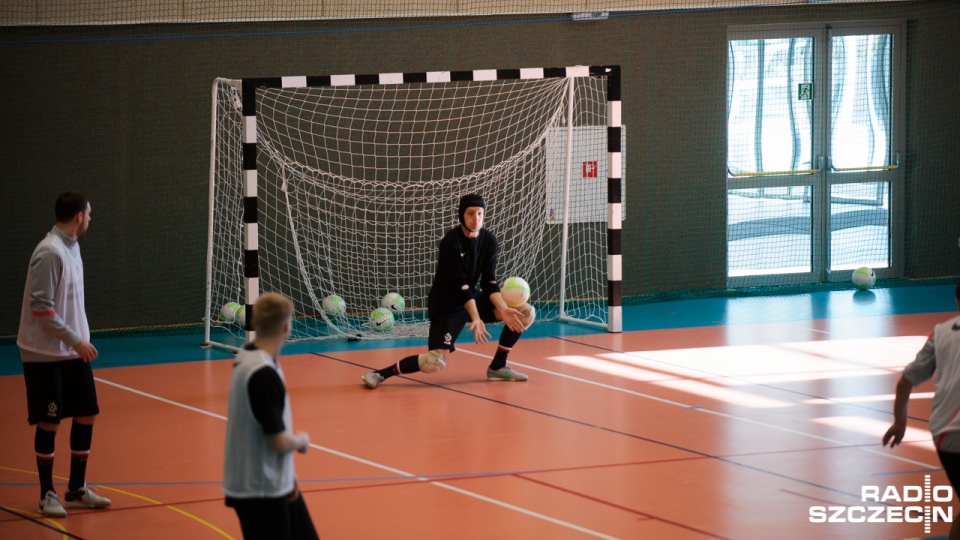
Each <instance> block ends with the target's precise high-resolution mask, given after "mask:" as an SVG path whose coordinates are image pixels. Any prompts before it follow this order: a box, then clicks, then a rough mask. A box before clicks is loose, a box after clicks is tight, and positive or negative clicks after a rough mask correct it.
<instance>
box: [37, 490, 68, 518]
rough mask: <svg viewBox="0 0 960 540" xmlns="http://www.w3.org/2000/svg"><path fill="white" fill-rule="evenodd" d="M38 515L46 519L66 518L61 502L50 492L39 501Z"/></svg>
mask: <svg viewBox="0 0 960 540" xmlns="http://www.w3.org/2000/svg"><path fill="white" fill-rule="evenodd" d="M40 513H41V514H43V515H45V516H47V517H67V511H66V510H64V509H63V501H61V500H60V497H57V494H56V493H54V492H53V491H52V490H51V491H48V492H47V493H46V494H45V495H44V496H43V498H42V499H40Z"/></svg>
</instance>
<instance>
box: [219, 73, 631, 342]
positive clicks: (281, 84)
mask: <svg viewBox="0 0 960 540" xmlns="http://www.w3.org/2000/svg"><path fill="white" fill-rule="evenodd" d="M577 78H599V79H602V80H603V81H605V88H604V90H605V97H606V104H605V113H606V147H607V148H606V163H605V164H604V165H605V170H606V175H605V176H606V186H605V187H606V216H605V221H606V261H605V265H606V269H605V273H606V299H605V302H606V317H605V318H606V320H605V321H591V320H583V319H578V318H577V317H576V316H571V315H569V314H567V313H566V308H567V306H566V304H567V303H568V302H571V299H568V298H567V297H566V294H565V288H564V286H563V283H561V287H560V293H559V302H558V304H559V306H558V316H557V318H558V319H559V320H562V321H569V322H577V323H584V324H592V325H597V326H602V327H604V328H606V329H607V330H608V331H610V332H621V331H622V292H621V282H622V271H621V267H622V262H621V222H622V216H623V200H622V197H623V193H622V184H621V181H622V163H623V161H622V160H623V155H622V152H623V149H622V148H621V145H622V140H623V139H622V137H623V133H622V129H623V128H622V124H621V112H620V111H621V101H620V68H619V66H574V67H561V68H524V69H490V70H468V71H437V72H414V73H380V74H368V75H363V74H343V75H321V76H298V77H272V78H245V79H241V80H229V79H218V80H217V81H215V83H214V90H213V92H214V111H213V116H214V118H213V120H212V124H213V125H212V130H211V131H212V133H211V167H210V169H211V171H210V204H211V209H210V236H209V239H208V259H207V307H206V314H205V320H206V335H205V339H206V342H207V343H211V344H218V345H219V344H220V343H218V340H214V339H211V327H212V326H217V323H218V322H222V321H221V320H219V313H218V310H219V304H218V299H217V298H214V294H213V293H212V290H213V288H214V287H215V283H213V281H214V280H215V279H216V278H214V277H213V273H214V269H213V264H214V261H213V252H214V249H215V245H214V243H215V241H216V240H215V238H214V227H215V223H214V221H215V219H217V218H216V217H215V215H214V205H215V204H216V201H215V195H214V193H215V190H217V189H218V188H219V186H218V185H217V178H216V176H217V174H218V166H220V165H219V161H220V160H221V159H223V158H222V157H221V156H219V155H218V148H219V147H220V145H222V144H224V141H220V140H218V133H219V131H220V130H222V129H223V128H222V127H221V126H218V111H217V103H216V102H217V100H218V99H219V98H218V95H217V94H218V90H217V88H218V85H222V84H229V85H232V86H234V87H236V88H237V89H238V91H239V100H240V103H238V104H237V105H239V109H240V113H241V115H242V119H241V120H239V122H240V123H241V126H240V129H241V130H242V134H241V139H240V146H241V148H239V149H234V150H233V151H238V154H237V157H238V158H239V160H240V161H241V162H242V173H241V174H242V200H240V201H236V206H237V209H238V212H239V218H240V220H241V222H242V226H241V227H242V250H241V251H240V253H241V257H240V258H241V260H240V261H238V262H239V264H241V265H242V277H241V279H240V285H241V286H242V291H238V293H242V302H241V304H243V305H244V308H245V312H246V315H247V316H246V318H245V319H246V321H245V325H244V328H243V329H244V330H245V336H244V339H245V340H246V341H251V340H252V339H254V337H255V335H254V331H253V326H252V318H253V304H254V303H255V302H256V300H257V298H258V297H259V295H260V292H261V282H260V278H261V270H262V268H261V255H260V249H261V246H260V242H261V231H260V226H261V223H262V220H263V219H264V215H263V209H261V208H260V207H259V205H258V198H259V197H262V196H263V194H262V189H261V186H260V174H261V173H260V171H259V169H258V165H259V167H262V164H261V163H260V159H261V153H262V152H264V148H263V147H262V146H261V144H260V143H263V141H260V140H259V136H258V133H259V132H260V130H261V129H263V126H262V125H261V124H262V121H261V119H260V118H259V114H258V113H259V110H260V107H261V105H262V104H261V103H258V95H259V94H258V90H260V91H261V92H262V91H264V90H265V89H282V90H293V91H296V90H299V89H317V88H321V89H322V88H336V87H358V86H359V87H364V86H382V87H395V86H400V85H411V84H414V85H433V84H446V83H471V82H480V81H534V80H545V79H567V80H573V79H577ZM567 89H568V91H569V93H570V96H571V98H570V99H571V100H572V94H573V85H572V84H569V85H568V86H567ZM573 109H574V107H573V105H572V104H569V105H568V106H567V110H566V112H567V120H566V122H565V123H566V130H567V131H568V133H567V135H566V137H567V138H566V148H565V151H564V152H563V153H564V154H565V156H564V158H565V163H564V164H563V167H564V169H565V170H564V171H563V175H564V191H563V195H562V196H563V207H562V211H561V212H560V213H561V214H562V220H563V223H562V227H563V240H562V242H563V248H562V250H561V257H560V258H561V261H560V270H559V273H560V274H561V278H560V279H561V282H562V281H563V280H565V279H566V272H567V269H566V255H567V254H566V251H567V249H568V242H570V240H569V238H568V232H567V231H568V227H571V223H570V215H571V210H570V208H569V204H570V197H571V194H570V183H571V174H572V172H573V168H574V165H573V163H572V160H573V153H574V152H573V149H572V148H571V141H572V139H573V136H574V135H573V133H572V131H573V129H574V122H573V119H572V115H573V112H574V110H573ZM301 168H308V167H306V166H302V167H301ZM286 174H287V173H284V175H286ZM290 174H291V175H296V174H299V173H290ZM594 174H595V172H594ZM584 176H587V164H586V162H585V163H584ZM284 178H285V179H284V180H283V183H284V188H286V182H287V180H286V177H284ZM270 218H271V219H273V218H274V216H270ZM292 243H293V244H294V245H297V246H299V245H300V241H299V240H295V241H294V242H292ZM298 249H299V248H298ZM298 256H299V253H298ZM300 260H301V261H302V259H300ZM298 264H301V265H303V264H305V263H303V262H300V263H298ZM503 277H506V276H503ZM314 285H315V286H316V284H314ZM279 292H283V291H279ZM535 292H536V291H535ZM310 295H311V296H312V297H313V296H315V295H314V294H313V293H312V292H311V293H310ZM313 301H314V302H315V303H317V304H319V303H320V302H321V299H320V298H319V297H314V298H313ZM572 301H574V302H575V301H576V300H572ZM321 315H322V316H323V317H324V318H326V315H324V314H322V313H321ZM341 333H342V334H344V335H347V334H349V331H348V332H341Z"/></svg>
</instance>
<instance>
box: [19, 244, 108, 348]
mask: <svg viewBox="0 0 960 540" xmlns="http://www.w3.org/2000/svg"><path fill="white" fill-rule="evenodd" d="M61 275H63V261H62V260H61V259H60V257H58V256H57V255H56V253H55V252H52V251H41V252H38V253H37V254H36V256H34V258H33V259H31V261H30V312H31V314H32V315H33V316H34V317H36V319H37V321H38V322H39V323H40V327H41V328H43V330H44V331H45V332H47V333H49V334H51V335H53V336H54V337H56V338H57V339H59V340H60V341H62V342H63V343H65V344H66V345H67V346H69V347H72V348H73V350H75V351H76V352H77V355H79V356H80V358H81V359H83V360H84V361H85V362H89V361H91V360H96V358H97V354H98V353H97V349H96V347H94V346H93V345H92V344H91V343H90V342H89V341H84V340H83V339H82V338H81V337H80V334H78V333H77V332H75V331H74V330H73V329H72V328H70V327H69V326H68V325H67V323H66V321H64V320H63V317H61V316H60V314H59V313H57V310H56V303H55V302H54V295H55V293H56V290H57V286H58V285H59V283H60V276H61Z"/></svg>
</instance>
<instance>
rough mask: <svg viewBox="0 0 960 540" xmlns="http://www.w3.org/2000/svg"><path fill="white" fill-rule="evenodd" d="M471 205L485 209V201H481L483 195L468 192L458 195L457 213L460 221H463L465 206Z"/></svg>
mask: <svg viewBox="0 0 960 540" xmlns="http://www.w3.org/2000/svg"><path fill="white" fill-rule="evenodd" d="M471 206H479V207H480V208H484V209H486V207H487V203H485V202H483V197H481V196H480V195H477V194H476V193H470V194H468V195H464V196H463V197H460V208H458V209H457V215H458V216H460V223H463V214H464V213H466V211H467V208H470V207H471Z"/></svg>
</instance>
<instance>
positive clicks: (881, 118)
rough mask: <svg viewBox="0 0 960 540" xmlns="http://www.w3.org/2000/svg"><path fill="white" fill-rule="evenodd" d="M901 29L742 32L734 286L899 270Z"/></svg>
mask: <svg viewBox="0 0 960 540" xmlns="http://www.w3.org/2000/svg"><path fill="white" fill-rule="evenodd" d="M899 32H900V27H899V26H898V25H893V26H891V25H877V24H872V25H869V26H860V25H846V26H842V27H838V26H836V25H834V26H829V25H821V26H817V27H793V28H790V29H788V30H783V29H780V30H776V31H771V30H766V29H754V28H750V29H734V30H731V32H730V37H729V40H728V63H727V141H728V144H727V283H728V286H730V287H742V286H757V285H784V284H795V283H815V282H823V281H829V280H841V279H849V270H850V269H853V268H856V267H859V266H871V267H872V268H874V269H875V270H877V271H878V274H879V275H880V276H881V277H886V276H888V275H899V272H900V270H901V268H902V266H901V263H900V258H901V257H900V254H901V252H902V250H900V249H899V248H898V243H897V242H899V240H900V238H901V234H900V230H901V227H899V226H898V225H897V224H898V223H899V222H901V220H900V219H899V214H896V213H895V211H896V210H897V209H898V208H899V206H900V205H901V203H902V172H901V171H900V169H899V157H898V152H899V151H900V149H901V148H902V147H903V146H902V137H903V129H902V122H903V118H902V114H901V112H900V109H901V106H900V105H899V102H898V99H899V96H900V95H902V92H900V91H899V89H898V88H897V84H902V82H898V81H902V77H901V76H900V75H899V73H898V66H897V63H896V61H895V59H896V58H899V55H898V54H897V52H896V47H897V46H898V43H900V41H901V38H900V33H899Z"/></svg>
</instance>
